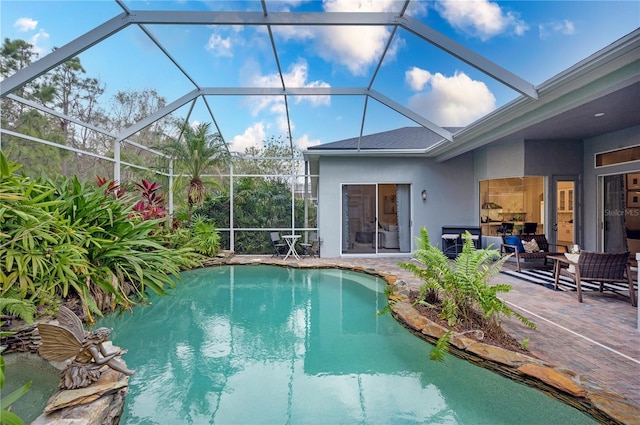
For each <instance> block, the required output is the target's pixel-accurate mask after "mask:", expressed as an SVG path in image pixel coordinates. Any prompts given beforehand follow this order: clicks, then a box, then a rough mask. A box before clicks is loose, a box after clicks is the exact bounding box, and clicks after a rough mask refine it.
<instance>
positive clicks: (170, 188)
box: [169, 159, 173, 218]
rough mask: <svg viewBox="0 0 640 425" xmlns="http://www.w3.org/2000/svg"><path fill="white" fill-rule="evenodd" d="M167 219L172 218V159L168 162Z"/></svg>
mask: <svg viewBox="0 0 640 425" xmlns="http://www.w3.org/2000/svg"><path fill="white" fill-rule="evenodd" d="M169 217H171V218H173V159H170V160H169Z"/></svg>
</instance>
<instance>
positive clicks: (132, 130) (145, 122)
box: [118, 90, 202, 141]
mask: <svg viewBox="0 0 640 425" xmlns="http://www.w3.org/2000/svg"><path fill="white" fill-rule="evenodd" d="M201 94H202V93H201V91H200V90H192V91H190V92H189V93H187V94H185V95H184V96H182V97H180V98H179V99H177V100H175V101H173V102H171V103H169V104H168V105H167V106H165V107H164V108H161V109H158V110H157V111H156V112H154V113H153V114H151V115H149V116H147V117H146V118H143V119H141V120H140V121H138V122H137V123H135V124H134V125H132V126H131V127H129V128H127V129H126V130H124V131H122V132H121V133H120V134H118V141H122V140H124V139H126V138H128V137H131V136H132V135H134V134H136V133H137V132H138V131H140V130H142V129H143V128H145V127H147V126H149V125H151V124H153V123H154V122H156V121H158V120H159V119H161V118H163V117H164V116H166V115H169V114H170V113H171V112H173V111H175V110H176V109H178V108H181V107H182V106H184V105H186V104H187V103H189V102H190V101H192V100H193V99H195V98H196V97H198V96H200V95H201Z"/></svg>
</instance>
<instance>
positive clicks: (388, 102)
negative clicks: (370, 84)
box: [369, 90, 453, 142]
mask: <svg viewBox="0 0 640 425" xmlns="http://www.w3.org/2000/svg"><path fill="white" fill-rule="evenodd" d="M369 95H370V96H371V97H372V98H374V99H375V100H377V101H378V102H380V103H382V104H383V105H385V106H387V107H389V108H391V109H393V110H394V111H396V112H398V113H400V114H402V115H404V116H405V117H407V118H409V119H410V120H412V121H414V122H415V123H417V124H420V125H421V126H423V127H425V128H428V129H429V130H431V131H433V132H434V133H436V134H438V135H440V136H442V138H444V139H445V140H448V141H450V142H453V135H452V134H451V132H450V131H448V130H445V129H444V128H442V127H440V126H439V125H437V124H435V123H433V122H431V121H429V120H428V119H426V118H425V117H423V116H422V115H418V114H417V113H415V112H414V111H412V110H411V109H409V108H405V107H404V106H402V105H400V104H399V103H398V102H396V101H394V100H392V99H390V98H388V97H387V96H385V95H383V94H382V93H380V92H378V91H376V90H371V92H370V93H369Z"/></svg>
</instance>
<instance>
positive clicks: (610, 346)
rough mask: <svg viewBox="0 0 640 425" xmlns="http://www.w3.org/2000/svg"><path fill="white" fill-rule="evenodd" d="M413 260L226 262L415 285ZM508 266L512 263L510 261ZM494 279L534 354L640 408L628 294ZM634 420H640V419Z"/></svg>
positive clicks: (637, 342) (639, 366)
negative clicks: (408, 265)
mask: <svg viewBox="0 0 640 425" xmlns="http://www.w3.org/2000/svg"><path fill="white" fill-rule="evenodd" d="M409 260H410V258H409V257H384V258H383V257H379V258H374V257H362V258H355V257H348V258H347V257H344V258H304V259H301V260H300V261H298V260H295V259H288V260H287V261H282V260H280V259H278V258H270V257H269V256H266V257H265V256H232V257H230V258H227V259H226V261H225V263H227V264H247V263H251V262H260V263H263V264H269V263H272V264H277V265H289V266H291V267H313V266H321V267H326V266H336V267H340V268H347V269H364V270H366V271H372V272H375V273H378V274H381V275H392V276H396V277H397V278H398V279H401V280H403V281H405V282H406V283H407V284H409V285H412V286H416V287H417V286H418V285H419V284H420V281H419V279H417V278H416V277H415V276H414V275H413V274H412V273H410V272H407V271H405V270H403V269H402V268H400V267H399V266H398V262H406V261H409ZM505 267H513V265H511V264H509V263H507V264H506V265H505ZM493 281H494V282H495V283H498V282H500V283H507V284H509V285H511V286H512V287H513V289H512V290H511V291H510V292H508V293H506V294H501V298H502V299H503V300H505V301H506V302H507V303H508V304H509V305H510V307H511V308H513V309H514V310H516V311H518V312H520V313H521V314H523V315H524V316H525V317H527V318H529V319H531V320H533V321H534V323H535V324H536V326H537V328H536V329H534V330H532V329H529V328H527V327H525V326H524V325H522V324H521V323H520V322H519V321H517V320H514V319H506V320H505V321H504V323H503V327H504V328H505V329H507V330H508V331H509V333H511V334H512V335H513V336H514V337H515V338H517V339H518V340H523V339H524V338H529V342H528V344H527V349H528V350H529V351H530V352H531V354H533V355H534V356H536V357H538V358H539V359H541V360H544V361H545V362H547V363H550V364H553V365H555V366H556V367H558V368H562V369H566V370H569V371H572V372H573V373H575V374H577V375H579V376H584V377H587V378H588V379H589V380H590V381H592V382H595V383H597V384H599V385H601V386H603V387H605V388H607V389H609V390H611V391H612V392H614V393H616V394H619V395H621V396H623V397H625V398H627V399H628V400H629V401H631V402H632V403H633V404H636V405H638V406H640V331H638V330H637V320H638V319H637V318H638V316H637V314H638V313H637V309H636V308H635V307H633V306H631V303H630V302H629V300H628V298H624V297H622V296H619V295H616V294H613V293H610V292H604V293H598V292H586V293H584V294H583V301H584V302H583V303H578V301H577V297H576V294H575V293H574V292H561V291H553V290H550V289H547V288H545V287H543V286H540V285H536V284H532V283H527V282H525V281H523V280H520V279H517V278H515V277H511V276H508V275H505V274H502V273H501V274H500V275H498V276H496V277H494V278H493ZM634 423H638V424H640V418H638V422H634Z"/></svg>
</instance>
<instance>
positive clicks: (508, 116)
mask: <svg viewBox="0 0 640 425" xmlns="http://www.w3.org/2000/svg"><path fill="white" fill-rule="evenodd" d="M536 91H537V92H538V99H532V98H529V97H526V96H521V97H519V98H517V99H515V100H514V101H512V102H510V103H508V104H506V105H504V106H503V107H501V108H499V109H497V110H495V111H494V112H492V113H490V114H489V115H487V116H485V117H483V118H481V119H479V120H477V121H475V122H473V123H471V124H470V125H468V126H466V127H464V128H462V129H458V131H456V132H455V133H454V134H453V137H452V139H453V140H446V139H444V138H442V137H439V136H437V135H435V133H432V135H430V136H424V137H426V139H423V140H418V139H417V138H416V139H415V140H414V141H413V142H409V141H407V142H404V143H406V144H403V142H401V141H399V140H401V139H404V138H409V137H411V136H412V135H411V134H410V133H409V132H408V130H407V129H406V128H401V129H398V130H395V131H389V132H384V133H378V134H373V135H370V136H363V137H362V139H361V144H360V147H359V149H358V145H357V140H358V139H357V138H355V139H347V140H343V141H339V142H335V143H329V144H326V145H324V146H321V147H315V148H309V149H308V150H307V151H306V153H305V156H306V157H307V158H308V159H316V158H317V157H319V156H322V155H396V154H397V155H402V154H404V153H407V152H408V151H409V150H410V149H414V151H415V150H418V149H421V150H422V151H421V153H422V154H423V155H425V156H428V157H432V158H434V159H436V160H437V161H445V160H447V159H450V158H453V157H455V156H458V155H461V154H463V153H465V152H469V151H471V150H473V149H476V148H478V147H481V146H484V145H487V144H490V143H495V142H508V141H516V140H557V141H562V140H584V139H587V138H591V137H596V136H599V135H602V134H606V133H611V132H613V131H617V130H622V129H625V128H630V127H634V126H638V125H640V28H639V29H636V30H635V31H633V32H631V33H630V34H628V35H627V36H625V37H622V38H621V39H619V40H617V41H615V42H614V43H612V44H610V45H609V46H607V47H605V48H604V49H602V50H600V51H598V52H596V53H594V54H593V55H591V56H589V57H588V58H586V59H584V60H583V61H581V62H579V63H577V64H576V65H574V66H573V67H570V68H568V69H567V70H565V71H563V72H561V73H560V74H558V75H556V76H554V77H552V78H551V79H549V80H547V81H545V82H544V83H542V84H540V85H539V86H537V87H536ZM422 130H424V132H425V133H426V132H428V131H429V130H428V129H422ZM427 140H428V141H427ZM410 143H415V144H420V143H422V144H421V145H420V146H419V147H417V146H416V147H413V148H411V147H410ZM331 146H333V149H330V147H331ZM365 146H372V147H369V148H367V147H365ZM415 153H417V152H415Z"/></svg>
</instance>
